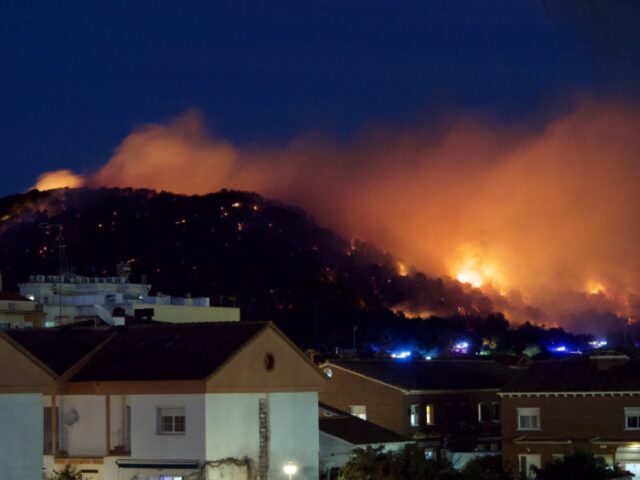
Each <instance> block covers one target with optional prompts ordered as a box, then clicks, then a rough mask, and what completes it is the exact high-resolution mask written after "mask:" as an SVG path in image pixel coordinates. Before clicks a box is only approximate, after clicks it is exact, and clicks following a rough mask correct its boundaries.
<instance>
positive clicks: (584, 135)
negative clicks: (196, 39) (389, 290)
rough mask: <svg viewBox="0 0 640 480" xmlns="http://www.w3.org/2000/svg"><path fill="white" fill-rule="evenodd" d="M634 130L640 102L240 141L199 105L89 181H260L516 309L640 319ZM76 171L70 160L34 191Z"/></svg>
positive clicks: (70, 178) (539, 314)
mask: <svg viewBox="0 0 640 480" xmlns="http://www.w3.org/2000/svg"><path fill="white" fill-rule="evenodd" d="M638 131H640V111H638V110H635V109H632V108H630V107H626V106H622V105H617V104H613V103H607V104H605V103H596V102H589V101H584V102H581V103H580V105H579V106H578V107H576V108H575V109H574V110H573V111H572V112H570V113H567V114H564V115H561V116H555V117H554V118H551V119H550V120H548V121H546V122H545V123H544V124H543V125H540V124H537V125H533V126H531V125H504V124H501V123H499V122H494V121H490V120H488V119H486V118H474V117H473V116H469V117H464V118H460V117H456V118H444V119H441V120H440V121H439V122H435V123H432V124H429V125H425V126H423V127H420V128H414V129H411V130H404V131H396V130H392V129H387V130H385V129H375V130H370V131H367V132H364V133H362V134H361V135H360V136H359V137H358V138H356V139H355V140H353V141H352V142H350V143H347V144H341V143H338V142H334V141H331V140H328V139H325V138H321V137H318V136H307V137H302V138H298V139H296V140H294V141H293V142H291V143H290V144H288V145H285V146H278V147H273V146H264V147H261V146H255V145H254V146H250V147H237V146H234V145H232V144H231V143H230V142H228V141H226V140H224V139H219V138H216V137H213V136H210V135H208V134H207V132H205V131H204V128H203V126H202V122H201V121H200V118H199V116H198V115H197V114H195V113H193V112H190V113H187V114H186V115H184V116H183V117H181V118H179V119H177V120H175V121H174V122H172V123H170V124H167V125H147V126H144V127H142V128H140V129H138V130H136V131H134V132H133V133H131V134H130V135H129V136H128V137H127V138H125V140H124V141H123V142H122V143H121V145H120V146H119V147H118V148H117V149H116V151H115V154H114V155H113V157H112V158H111V160H110V161H109V162H108V163H107V164H106V165H105V166H104V167H103V168H102V169H101V170H100V171H98V172H97V173H96V174H95V175H93V176H90V177H88V178H87V179H86V184H87V185H93V186H120V187H125V186H126V187H148V188H155V189H158V190H168V191H173V192H177V193H187V194H203V193H207V192H211V191H216V190H219V189H221V188H234V189H242V190H252V191H257V192H259V193H262V194H264V195H266V196H269V197H275V198H279V199H282V200H284V201H288V202H291V203H294V204H297V205H300V206H302V207H304V208H306V209H307V210H309V211H310V212H312V213H313V214H314V215H315V216H316V217H317V218H318V220H319V221H320V223H322V224H325V225H327V226H329V227H332V228H334V229H336V230H337V231H339V232H341V233H342V234H344V235H346V236H348V237H352V238H355V237H357V238H362V239H367V240H370V241H372V242H374V243H376V244H377V245H379V246H381V247H382V248H384V249H387V250H389V251H391V252H393V253H394V254H396V255H397V256H399V257H400V258H403V259H405V260H406V261H407V262H409V263H410V264H411V265H414V266H415V267H416V268H418V269H420V270H423V271H425V272H427V273H429V274H432V275H443V276H449V277H451V278H455V279H457V280H459V281H460V282H462V283H465V284H469V288H472V287H474V288H480V289H482V290H483V292H485V293H487V294H488V295H490V296H491V297H492V298H494V302H495V305H496V307H497V308H503V309H505V310H506V311H507V312H509V314H510V315H511V316H512V317H514V318H517V319H518V320H526V319H531V318H533V319H534V320H539V321H545V322H547V323H549V324H556V323H559V322H560V323H563V322H568V321H570V320H572V319H574V318H576V316H577V317H579V318H584V316H585V315H586V314H585V312H590V313H589V315H592V314H593V313H594V312H595V313H598V312H613V313H615V314H618V315H622V316H624V317H631V318H636V317H637V316H638V313H639V312H640V301H638V298H639V297H638V296H639V295H640V247H639V245H640V216H639V214H638V208H637V206H638V205H640V188H638V179H640V162H639V161H638V154H639V153H640V137H638V134H637V132H638ZM58 179H61V181H60V182H58V183H55V182H54V180H55V181H56V182H57V181H58ZM62 180H63V181H62ZM45 181H46V182H47V183H43V182H45ZM73 182H76V183H73ZM80 182H81V180H80V179H79V177H78V176H76V175H73V174H71V173H70V172H67V171H59V172H52V173H50V174H45V175H43V176H42V177H40V179H39V182H38V188H51V187H50V186H51V185H56V186H58V185H68V186H71V185H77V184H78V183H80ZM398 268H399V271H400V272H401V274H402V275H405V274H407V273H408V271H409V270H408V268H407V266H405V265H404V264H403V265H402V267H400V266H399V267H398Z"/></svg>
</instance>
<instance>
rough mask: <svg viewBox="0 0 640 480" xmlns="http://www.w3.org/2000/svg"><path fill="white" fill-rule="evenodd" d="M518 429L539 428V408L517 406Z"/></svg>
mask: <svg viewBox="0 0 640 480" xmlns="http://www.w3.org/2000/svg"><path fill="white" fill-rule="evenodd" d="M518 430H540V409H539V408H519V409H518Z"/></svg>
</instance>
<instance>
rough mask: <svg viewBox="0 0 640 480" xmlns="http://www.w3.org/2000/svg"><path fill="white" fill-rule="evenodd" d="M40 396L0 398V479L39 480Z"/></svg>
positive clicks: (40, 470) (40, 447)
mask: <svg viewBox="0 0 640 480" xmlns="http://www.w3.org/2000/svg"><path fill="white" fill-rule="evenodd" d="M43 421H44V419H43V413H42V395H40V394H39V393H38V394H35V393H34V394H3V395H0V479H2V480H27V479H32V478H33V479H36V480H37V479H40V478H42V445H43V441H44V439H43V426H42V425H43Z"/></svg>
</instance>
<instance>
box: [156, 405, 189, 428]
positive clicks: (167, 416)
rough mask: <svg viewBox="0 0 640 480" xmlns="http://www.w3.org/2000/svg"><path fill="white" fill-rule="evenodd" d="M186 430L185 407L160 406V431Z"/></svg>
mask: <svg viewBox="0 0 640 480" xmlns="http://www.w3.org/2000/svg"><path fill="white" fill-rule="evenodd" d="M185 431H186V417H185V412H184V407H162V408H158V433H184V432H185Z"/></svg>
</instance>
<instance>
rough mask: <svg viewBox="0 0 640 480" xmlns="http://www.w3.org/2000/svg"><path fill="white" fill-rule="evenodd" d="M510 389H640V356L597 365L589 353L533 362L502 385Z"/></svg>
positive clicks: (593, 390) (602, 390) (586, 390)
mask: <svg viewBox="0 0 640 480" xmlns="http://www.w3.org/2000/svg"><path fill="white" fill-rule="evenodd" d="M503 391H504V392H505V393H508V392H514V393H517V392H522V393H524V392H529V393H535V392H623V391H635V392H638V391H640V360H629V361H628V362H627V363H626V364H624V365H617V366H611V367H609V368H608V369H598V368H597V367H596V365H595V364H594V363H593V362H592V359H590V358H589V357H581V358H571V359H558V360H546V361H539V362H534V363H532V364H531V365H530V366H529V367H528V368H526V369H524V370H522V371H521V372H520V373H519V374H518V375H517V376H516V377H514V378H513V379H512V380H511V381H510V382H509V383H508V384H507V385H506V386H505V388H504V389H503Z"/></svg>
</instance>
